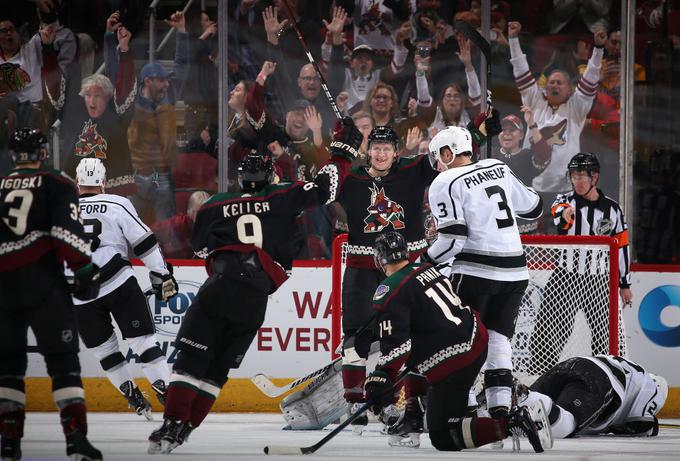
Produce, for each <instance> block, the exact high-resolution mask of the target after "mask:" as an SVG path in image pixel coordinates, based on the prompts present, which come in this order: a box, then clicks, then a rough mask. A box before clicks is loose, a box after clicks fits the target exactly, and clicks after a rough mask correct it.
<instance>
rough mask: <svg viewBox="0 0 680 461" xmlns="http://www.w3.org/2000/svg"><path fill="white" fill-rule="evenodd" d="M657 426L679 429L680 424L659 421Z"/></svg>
mask: <svg viewBox="0 0 680 461" xmlns="http://www.w3.org/2000/svg"><path fill="white" fill-rule="evenodd" d="M659 427H661V428H664V429H680V424H671V423H659Z"/></svg>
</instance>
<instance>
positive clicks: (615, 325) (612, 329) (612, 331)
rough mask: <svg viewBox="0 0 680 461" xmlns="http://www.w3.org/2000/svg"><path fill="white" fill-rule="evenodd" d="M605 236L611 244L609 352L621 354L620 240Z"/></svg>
mask: <svg viewBox="0 0 680 461" xmlns="http://www.w3.org/2000/svg"><path fill="white" fill-rule="evenodd" d="M605 238H606V239H607V243H608V244H609V274H610V275H609V354H610V355H619V242H618V241H617V240H616V239H615V238H613V237H605ZM621 320H623V313H622V314H621Z"/></svg>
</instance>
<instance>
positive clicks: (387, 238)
mask: <svg viewBox="0 0 680 461" xmlns="http://www.w3.org/2000/svg"><path fill="white" fill-rule="evenodd" d="M407 259H408V247H407V246H406V239H404V236H403V235H401V234H400V233H399V232H395V231H390V232H385V233H384V234H380V235H379V236H378V238H377V239H375V246H374V247H373V260H374V261H375V265H376V267H379V268H381V269H382V267H383V266H384V265H385V264H389V263H396V262H399V261H403V260H407Z"/></svg>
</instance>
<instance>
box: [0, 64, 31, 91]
mask: <svg viewBox="0 0 680 461" xmlns="http://www.w3.org/2000/svg"><path fill="white" fill-rule="evenodd" d="M30 81H31V77H30V76H29V75H28V73H27V72H26V71H25V70H23V69H22V68H21V67H19V65H18V64H14V63H11V62H6V63H4V64H0V94H3V93H12V92H14V91H21V90H23V89H24V87H25V86H26V84H28V83H29V82H30Z"/></svg>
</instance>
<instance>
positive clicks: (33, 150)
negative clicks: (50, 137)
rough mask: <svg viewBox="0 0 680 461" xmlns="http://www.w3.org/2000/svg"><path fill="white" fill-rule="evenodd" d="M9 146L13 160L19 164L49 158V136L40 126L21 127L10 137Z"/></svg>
mask: <svg viewBox="0 0 680 461" xmlns="http://www.w3.org/2000/svg"><path fill="white" fill-rule="evenodd" d="M8 147H9V149H10V151H11V152H12V160H14V163H15V164H17V165H19V164H22V163H33V162H37V161H42V160H45V159H46V158H47V138H46V137H45V135H44V134H43V133H42V131H40V130H39V129H38V128H30V127H25V128H19V129H18V130H16V131H14V133H12V136H10V138H9V142H8Z"/></svg>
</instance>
